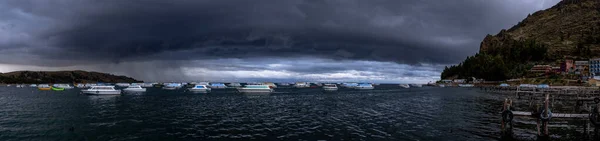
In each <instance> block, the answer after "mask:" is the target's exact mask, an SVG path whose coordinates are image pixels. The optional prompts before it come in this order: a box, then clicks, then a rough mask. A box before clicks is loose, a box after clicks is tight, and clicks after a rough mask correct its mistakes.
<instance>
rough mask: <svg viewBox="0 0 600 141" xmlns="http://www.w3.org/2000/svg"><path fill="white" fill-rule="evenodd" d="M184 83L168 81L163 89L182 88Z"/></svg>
mask: <svg viewBox="0 0 600 141" xmlns="http://www.w3.org/2000/svg"><path fill="white" fill-rule="evenodd" d="M182 86H183V85H181V83H168V84H165V86H164V87H163V89H165V90H176V89H179V88H181V87H182Z"/></svg>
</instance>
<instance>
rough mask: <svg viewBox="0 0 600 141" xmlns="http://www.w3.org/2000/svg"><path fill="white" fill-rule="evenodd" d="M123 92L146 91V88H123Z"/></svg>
mask: <svg viewBox="0 0 600 141" xmlns="http://www.w3.org/2000/svg"><path fill="white" fill-rule="evenodd" d="M123 92H146V89H123Z"/></svg>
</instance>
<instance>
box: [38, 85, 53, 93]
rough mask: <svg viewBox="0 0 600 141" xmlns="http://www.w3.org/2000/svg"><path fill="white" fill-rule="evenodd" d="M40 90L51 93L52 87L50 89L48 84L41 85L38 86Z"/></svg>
mask: <svg viewBox="0 0 600 141" xmlns="http://www.w3.org/2000/svg"><path fill="white" fill-rule="evenodd" d="M38 90H42V91H49V90H52V87H50V85H48V84H40V85H38Z"/></svg>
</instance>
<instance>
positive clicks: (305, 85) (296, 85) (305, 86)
mask: <svg viewBox="0 0 600 141" xmlns="http://www.w3.org/2000/svg"><path fill="white" fill-rule="evenodd" d="M294 87H296V88H308V87H310V85H308V83H306V82H296V84H294Z"/></svg>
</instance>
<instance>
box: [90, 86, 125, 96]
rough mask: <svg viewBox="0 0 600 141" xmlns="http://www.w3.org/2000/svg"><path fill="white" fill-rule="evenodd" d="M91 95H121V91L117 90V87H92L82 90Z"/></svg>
mask: <svg viewBox="0 0 600 141" xmlns="http://www.w3.org/2000/svg"><path fill="white" fill-rule="evenodd" d="M81 92H82V93H84V94H89V95H120V94H121V90H115V86H92V87H90V88H89V89H84V90H81Z"/></svg>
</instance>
